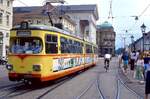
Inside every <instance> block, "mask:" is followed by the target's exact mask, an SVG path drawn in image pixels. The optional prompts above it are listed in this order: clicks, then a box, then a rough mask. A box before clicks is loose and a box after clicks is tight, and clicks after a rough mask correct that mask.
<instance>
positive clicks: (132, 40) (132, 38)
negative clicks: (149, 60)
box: [131, 35, 135, 51]
mask: <svg viewBox="0 0 150 99" xmlns="http://www.w3.org/2000/svg"><path fill="white" fill-rule="evenodd" d="M131 49H133V50H132V51H134V50H135V46H134V36H133V35H132V36H131Z"/></svg>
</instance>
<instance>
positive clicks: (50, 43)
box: [45, 35, 58, 54]
mask: <svg viewBox="0 0 150 99" xmlns="http://www.w3.org/2000/svg"><path fill="white" fill-rule="evenodd" d="M45 45H46V53H47V54H50V53H58V43H57V36H55V35H46V43H45Z"/></svg>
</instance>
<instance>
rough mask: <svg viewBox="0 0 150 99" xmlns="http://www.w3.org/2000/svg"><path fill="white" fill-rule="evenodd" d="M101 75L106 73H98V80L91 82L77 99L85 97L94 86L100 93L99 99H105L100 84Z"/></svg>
mask: <svg viewBox="0 0 150 99" xmlns="http://www.w3.org/2000/svg"><path fill="white" fill-rule="evenodd" d="M101 73H104V72H98V73H97V77H96V79H94V81H91V83H90V84H89V85H88V86H87V87H86V88H85V89H84V90H83V91H82V92H81V94H80V95H78V96H77V97H76V98H75V99H81V98H82V97H83V96H84V95H86V93H87V92H88V91H89V90H90V88H91V87H93V86H94V85H96V90H97V91H98V94H99V99H105V97H104V95H103V93H102V90H101V88H100V84H99V76H100V74H101Z"/></svg>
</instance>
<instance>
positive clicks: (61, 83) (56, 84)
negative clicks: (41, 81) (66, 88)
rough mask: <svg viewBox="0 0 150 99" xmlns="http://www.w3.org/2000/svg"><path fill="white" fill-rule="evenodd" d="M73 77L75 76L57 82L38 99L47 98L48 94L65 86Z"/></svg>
mask: <svg viewBox="0 0 150 99" xmlns="http://www.w3.org/2000/svg"><path fill="white" fill-rule="evenodd" d="M73 77H74V76H73V75H72V76H69V77H68V76H67V77H64V78H63V79H60V80H58V81H56V82H55V84H54V85H53V86H51V88H48V90H46V91H45V92H42V94H41V95H39V96H38V97H36V99H42V98H44V96H46V95H47V94H49V93H50V92H52V91H53V90H55V89H56V88H58V87H60V86H61V85H63V84H65V83H66V82H67V81H69V80H71V79H72V78H73Z"/></svg>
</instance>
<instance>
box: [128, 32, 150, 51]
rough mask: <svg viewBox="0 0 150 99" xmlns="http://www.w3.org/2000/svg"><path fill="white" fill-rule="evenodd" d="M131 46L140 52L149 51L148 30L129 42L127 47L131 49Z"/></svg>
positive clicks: (149, 35)
mask: <svg viewBox="0 0 150 99" xmlns="http://www.w3.org/2000/svg"><path fill="white" fill-rule="evenodd" d="M143 41H144V42H143ZM133 47H134V50H136V51H140V52H143V51H150V32H147V33H145V34H144V35H143V36H142V37H141V38H139V39H137V40H136V41H135V42H133V43H132V44H130V46H129V49H132V48H133Z"/></svg>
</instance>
